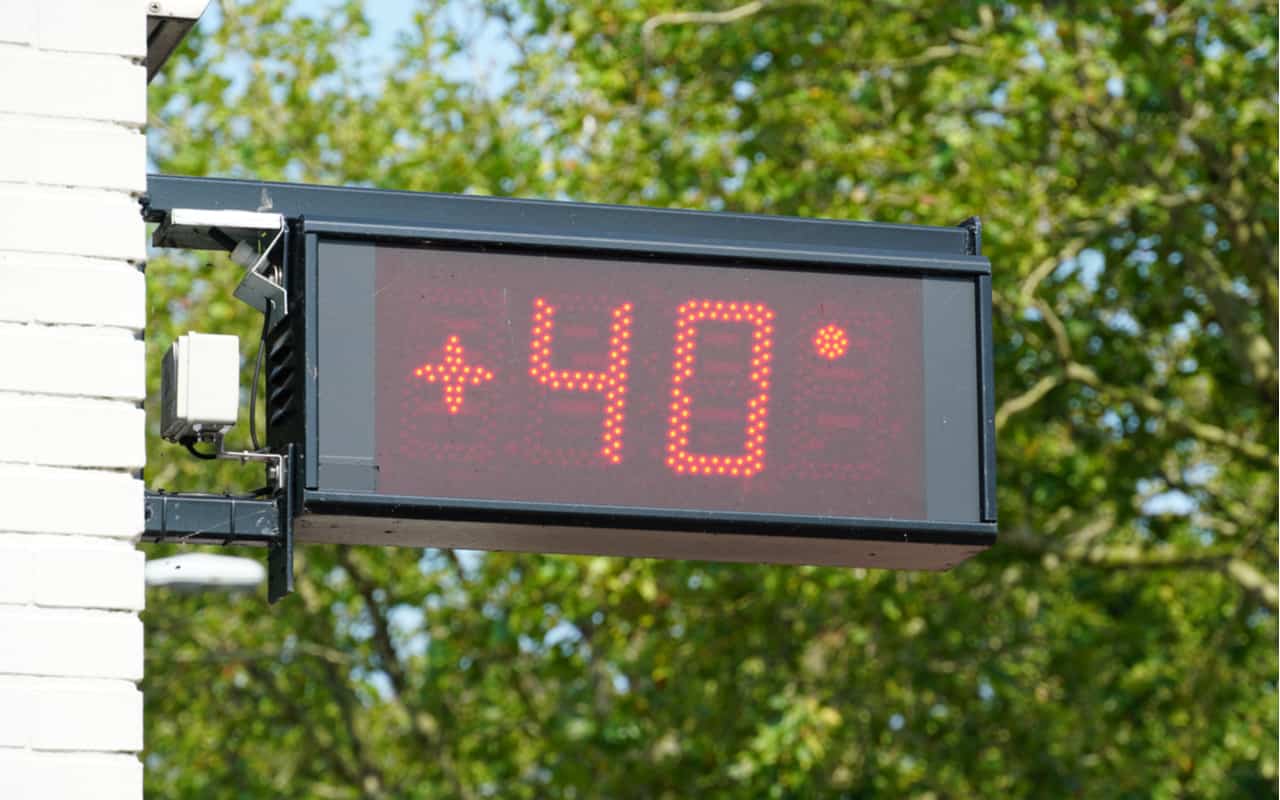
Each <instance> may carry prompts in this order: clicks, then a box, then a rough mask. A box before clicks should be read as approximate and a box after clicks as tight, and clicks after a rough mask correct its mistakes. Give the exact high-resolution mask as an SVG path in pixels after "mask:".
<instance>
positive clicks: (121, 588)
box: [0, 533, 146, 708]
mask: <svg viewBox="0 0 1280 800" xmlns="http://www.w3.org/2000/svg"><path fill="white" fill-rule="evenodd" d="M145 567H146V560H145V558H144V556H143V554H142V553H141V552H140V551H139V550H137V549H136V548H135V547H134V546H133V544H132V543H131V542H127V541H118V540H112V539H103V538H101V537H96V536H65V535H61V536H60V535H52V534H44V535H42V534H30V533H0V603H7V604H22V605H26V604H37V605H41V606H49V607H75V608H102V609H117V610H125V611H141V610H142V609H143V608H144V607H145V604H146V582H145V578H144V572H145ZM2 707H3V706H0V708H2Z"/></svg>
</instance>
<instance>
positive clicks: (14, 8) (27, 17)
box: [0, 0, 38, 44]
mask: <svg viewBox="0 0 1280 800" xmlns="http://www.w3.org/2000/svg"><path fill="white" fill-rule="evenodd" d="M36 10H37V4H36V3H35V2H33V0H0V20H3V24H0V42H12V43H16V44H34V43H35V41H36V29H37V19H38V17H37V14H36Z"/></svg>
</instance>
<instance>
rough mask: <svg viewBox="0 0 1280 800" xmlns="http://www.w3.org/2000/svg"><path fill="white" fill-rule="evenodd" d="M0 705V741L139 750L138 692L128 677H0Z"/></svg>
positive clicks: (32, 745)
mask: <svg viewBox="0 0 1280 800" xmlns="http://www.w3.org/2000/svg"><path fill="white" fill-rule="evenodd" d="M0 708H3V709H5V714H4V716H3V719H0V744H2V745H4V746H8V747H29V748H32V749H34V750H105V751H129V750H140V749H142V693H141V692H139V691H138V689H137V687H136V686H134V685H133V683H132V682H130V681H115V680H85V679H81V678H47V677H27V676H0Z"/></svg>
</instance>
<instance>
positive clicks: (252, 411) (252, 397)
mask: <svg viewBox="0 0 1280 800" xmlns="http://www.w3.org/2000/svg"><path fill="white" fill-rule="evenodd" d="M271 308H272V304H271V299H270V298H267V310H266V312H264V313H263V315H262V337H261V338H259V339H258V357H257V358H255V359H254V360H253V383H251V384H250V385H249V441H250V442H252V443H253V449H254V450H261V449H262V448H261V447H260V446H259V445H258V377H259V375H260V374H261V373H262V354H263V351H264V350H265V349H266V346H267V327H268V326H269V325H270V324H271Z"/></svg>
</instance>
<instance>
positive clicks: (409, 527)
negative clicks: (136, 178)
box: [144, 176, 996, 569]
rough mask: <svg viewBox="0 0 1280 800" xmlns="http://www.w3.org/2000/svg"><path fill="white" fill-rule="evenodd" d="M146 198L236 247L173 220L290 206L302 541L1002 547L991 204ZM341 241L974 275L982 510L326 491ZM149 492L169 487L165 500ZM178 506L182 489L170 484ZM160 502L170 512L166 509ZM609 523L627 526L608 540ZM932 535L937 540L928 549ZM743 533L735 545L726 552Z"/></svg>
mask: <svg viewBox="0 0 1280 800" xmlns="http://www.w3.org/2000/svg"><path fill="white" fill-rule="evenodd" d="M144 202H145V206H144V214H145V216H146V217H147V218H148V219H150V220H153V221H156V222H159V223H161V225H160V227H159V228H158V229H157V231H156V234H155V244H156V245H158V246H167V247H185V248H194V249H227V248H226V244H227V243H226V242H225V241H219V237H218V235H217V232H216V231H210V230H207V229H201V228H195V227H182V226H176V225H170V224H166V223H167V221H168V220H169V217H170V213H171V212H172V211H173V210H175V209H185V208H201V209H216V210H243V211H271V212H273V213H277V214H281V215H283V217H284V218H285V220H286V223H287V231H286V235H285V237H284V238H285V242H284V248H283V253H284V257H283V262H284V266H285V267H286V269H285V280H286V283H285V287H284V288H285V290H286V291H287V293H288V296H289V313H288V315H287V316H286V317H285V319H284V321H283V323H281V324H278V325H276V326H275V327H274V329H273V330H272V332H271V335H270V338H269V339H268V360H267V366H268V368H267V392H268V418H269V419H268V441H269V443H270V447H271V449H272V450H274V451H275V452H277V453H281V454H285V453H286V452H288V451H290V450H296V451H297V462H296V466H297V468H296V469H295V470H293V471H292V473H293V474H295V483H296V486H295V489H294V493H293V495H292V496H291V497H290V498H289V499H290V505H293V506H296V509H297V512H296V514H295V516H296V519H297V531H298V538H299V540H301V541H307V540H311V541H342V542H360V543H387V544H412V545H419V546H421V545H438V546H462V547H477V548H481V549H516V550H546V551H550V552H582V553H606V554H623V555H653V556H659V557H679V558H701V559H709V560H721V559H723V560H748V561H757V560H758V561H781V562H789V563H854V564H862V565H870V566H880V565H883V566H890V567H904V568H912V567H919V568H929V569H945V568H947V567H950V566H952V565H953V564H954V563H956V562H958V561H959V560H962V559H964V558H967V557H968V556H970V555H972V554H974V553H976V552H979V551H981V550H983V549H986V548H987V547H989V546H990V545H991V544H993V543H994V540H995V535H996V508H995V426H994V394H993V392H994V376H993V365H992V330H991V324H992V317H991V275H990V263H989V262H988V261H987V259H986V258H985V257H983V256H982V255H981V228H980V225H979V223H978V221H977V219H976V218H975V219H970V220H966V221H965V222H964V223H961V225H959V226H957V227H955V228H941V227H927V226H912V225H898V224H879V223H864V222H840V221H831V220H813V219H798V218H788V217H769V216H757V215H745V214H728V213H710V212H696V211H676V210H668V209H650V208H634V207H623V206H606V205H588V204H579V203H564V202H549V201H537V200H513V199H504V198H490V197H476V196H454V195H439V194H423V193H409V192H393V191H382V190H374V189H362V188H337V187H322V186H304V185H294V184H281V183H267V182H257V181H231V180H219V179H207V178H180V177H170V176H151V178H150V180H149V183H148V195H147V198H146V200H145V201H144ZM330 240H347V241H352V240H358V241H361V242H379V243H414V244H423V243H429V244H430V245H431V246H438V247H444V248H475V247H483V248H485V249H488V250H490V251H495V252H512V253H537V254H562V255H575V256H576V255H586V256H591V257H608V258H630V259H636V258H642V259H647V260H670V261H676V262H679V263H696V264H708V265H715V264H731V265H736V266H753V265H754V266H761V267H768V268H780V269H785V268H788V267H799V268H803V269H805V270H809V271H814V270H832V271H841V272H844V271H858V272H876V273H882V274H892V275H919V276H947V277H950V278H962V279H966V280H971V281H972V282H973V285H974V289H975V293H974V296H975V298H976V304H977V307H976V308H975V309H974V320H975V321H976V331H975V337H976V353H977V363H975V364H974V365H973V369H974V370H975V371H976V374H977V382H976V385H977V389H978V394H979V396H978V402H977V409H978V414H979V419H978V420H977V426H976V430H977V432H978V448H977V454H978V462H979V463H978V464H975V465H974V468H975V469H976V470H978V473H979V476H978V488H979V498H978V504H977V505H978V511H979V513H978V521H974V522H944V521H919V520H912V521H904V520H889V519H860V518H848V517H840V518H822V517H815V516H801V515H785V514H760V513H720V512H703V511H686V510H672V509H644V508H634V507H627V508H618V507H607V506H584V505H575V504H563V503H529V502H493V501H483V500H464V499H456V498H429V497H402V496H388V495H379V494H371V493H368V492H358V491H333V490H328V489H326V488H325V486H324V482H323V481H321V480H320V479H319V464H318V454H319V452H320V437H321V436H322V435H323V432H322V427H321V425H319V424H317V407H318V404H319V398H320V393H321V392H322V391H323V388H322V387H321V386H320V383H319V381H318V380H317V376H316V371H315V369H314V368H313V367H314V365H316V364H317V363H318V359H319V358H320V353H319V347H320V342H319V336H318V329H319V323H318V313H319V304H318V301H317V299H316V298H315V297H312V296H310V290H311V287H315V286H316V285H317V283H316V281H317V254H318V249H319V247H320V243H321V242H322V241H330ZM368 335H370V336H371V335H372V332H368ZM151 502H152V504H156V503H159V500H157V498H155V497H154V496H153V497H152V498H151ZM169 502H170V504H176V503H177V502H178V501H177V499H175V498H172V497H171V498H170V501H169ZM241 506H242V507H243V506H244V501H241ZM174 507H175V508H176V507H177V506H176V505H174ZM149 508H150V506H149ZM156 509H157V511H156V513H157V514H159V513H161V510H160V509H161V506H160V505H156ZM217 513H222V512H217ZM241 513H244V512H243V509H242V510H241ZM149 527H150V526H149ZM600 529H606V530H608V531H611V533H610V534H609V535H607V536H606V535H604V534H603V533H602V532H601V530H600ZM592 531H594V532H595V533H594V534H592V535H586V534H587V533H589V532H592ZM165 532H166V533H170V534H171V533H172V532H173V530H168V531H165ZM152 538H159V537H152ZM797 540H803V541H804V542H806V543H808V544H807V545H806V546H807V547H809V548H811V550H812V553H813V554H812V555H808V556H806V555H805V554H800V553H798V552H797V549H796V548H794V547H790V548H789V547H787V545H786V542H788V541H791V542H796V541H797ZM852 543H862V544H857V545H853V544H852ZM929 545H933V546H935V547H934V548H932V549H933V550H934V551H935V552H933V553H931V554H929V555H926V556H921V555H920V554H921V553H923V552H924V551H925V550H929V549H931V548H928V547H927V546H929ZM735 547H736V548H737V551H736V555H735V553H727V552H726V550H732V549H733V548H735ZM842 547H843V548H844V550H843V552H844V553H845V555H843V556H842V555H840V552H841V551H840V548H842Z"/></svg>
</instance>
